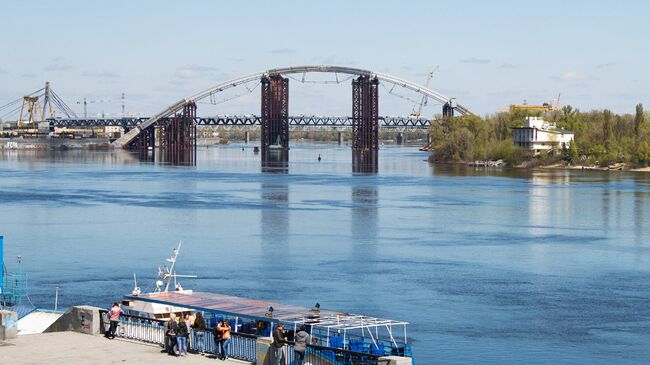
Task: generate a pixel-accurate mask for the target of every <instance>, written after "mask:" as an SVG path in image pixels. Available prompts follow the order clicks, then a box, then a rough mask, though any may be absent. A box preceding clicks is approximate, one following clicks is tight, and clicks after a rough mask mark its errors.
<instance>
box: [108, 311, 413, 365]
mask: <svg viewBox="0 0 650 365" xmlns="http://www.w3.org/2000/svg"><path fill="white" fill-rule="evenodd" d="M100 317H101V322H102V325H101V328H102V332H104V331H107V330H108V325H109V321H108V312H107V311H104V310H102V311H100ZM165 332H166V322H165V321H162V320H158V319H151V318H145V317H137V316H129V315H122V316H120V323H119V326H118V328H117V332H116V335H117V336H118V337H122V338H128V339H132V340H137V341H142V342H148V343H154V344H159V345H161V346H164V345H165V343H166V341H167V338H166V335H165ZM230 338H231V342H230V346H229V357H231V358H234V359H238V360H244V361H249V362H255V361H256V360H257V336H255V335H252V334H246V333H238V332H233V333H232V334H231V337H230ZM330 341H331V338H330ZM330 345H331V347H323V346H317V345H308V346H307V351H306V353H305V363H311V364H313V365H382V364H381V363H380V360H379V358H380V357H382V356H384V355H388V354H389V353H387V352H389V351H386V350H385V349H384V346H383V345H382V344H380V345H379V346H378V347H375V346H373V347H371V348H370V349H368V348H367V346H365V345H364V344H361V343H360V342H359V343H356V342H354V341H351V342H350V343H349V344H348V346H343V344H341V346H340V347H346V348H338V346H337V345H339V344H338V343H337V342H336V340H334V343H330ZM285 349H286V350H287V351H286V358H287V364H293V362H294V361H295V354H294V350H293V344H292V343H289V345H288V346H287V347H286V348H285ZM189 350H190V351H195V352H200V353H207V354H215V355H216V354H218V349H217V345H216V343H215V342H214V339H213V335H212V329H206V330H205V331H197V330H192V331H191V335H190V341H189ZM393 352H394V351H393ZM393 355H399V356H404V355H405V354H404V353H399V354H398V353H393ZM408 355H409V354H408V353H407V354H406V356H408Z"/></svg>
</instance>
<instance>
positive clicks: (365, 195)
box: [350, 185, 379, 263]
mask: <svg viewBox="0 0 650 365" xmlns="http://www.w3.org/2000/svg"><path fill="white" fill-rule="evenodd" d="M378 200H379V197H378V192H377V186H374V185H353V187H352V220H351V222H350V224H351V227H350V230H351V235H352V242H353V246H352V247H353V252H352V257H353V259H354V260H355V261H359V262H363V263H368V262H369V261H372V259H373V258H374V257H375V256H376V254H377V234H378V232H377V230H378V223H377V222H378V217H377V215H378V213H377V204H378Z"/></svg>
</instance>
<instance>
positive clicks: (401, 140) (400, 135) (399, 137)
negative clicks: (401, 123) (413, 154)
mask: <svg viewBox="0 0 650 365" xmlns="http://www.w3.org/2000/svg"><path fill="white" fill-rule="evenodd" d="M397 144H399V145H401V144H404V133H402V132H399V133H397Z"/></svg>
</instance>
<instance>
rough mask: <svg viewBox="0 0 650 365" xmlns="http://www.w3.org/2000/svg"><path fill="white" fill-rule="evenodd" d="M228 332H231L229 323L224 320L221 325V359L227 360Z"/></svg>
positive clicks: (228, 348) (228, 347)
mask: <svg viewBox="0 0 650 365" xmlns="http://www.w3.org/2000/svg"><path fill="white" fill-rule="evenodd" d="M230 332H232V328H231V327H230V323H229V322H228V321H224V322H223V325H222V327H221V333H222V335H221V360H228V355H229V350H230Z"/></svg>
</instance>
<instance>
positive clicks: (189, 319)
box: [183, 313, 194, 353]
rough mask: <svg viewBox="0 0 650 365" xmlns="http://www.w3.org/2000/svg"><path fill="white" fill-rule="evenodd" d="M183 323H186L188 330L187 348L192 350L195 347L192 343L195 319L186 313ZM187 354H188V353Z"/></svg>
mask: <svg viewBox="0 0 650 365" xmlns="http://www.w3.org/2000/svg"><path fill="white" fill-rule="evenodd" d="M183 321H184V322H185V328H187V336H185V338H187V342H186V343H185V348H186V349H192V346H193V345H194V344H193V343H192V325H193V324H194V318H193V317H192V316H191V315H190V314H189V313H185V316H184V317H183ZM185 352H186V353H187V351H185Z"/></svg>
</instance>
